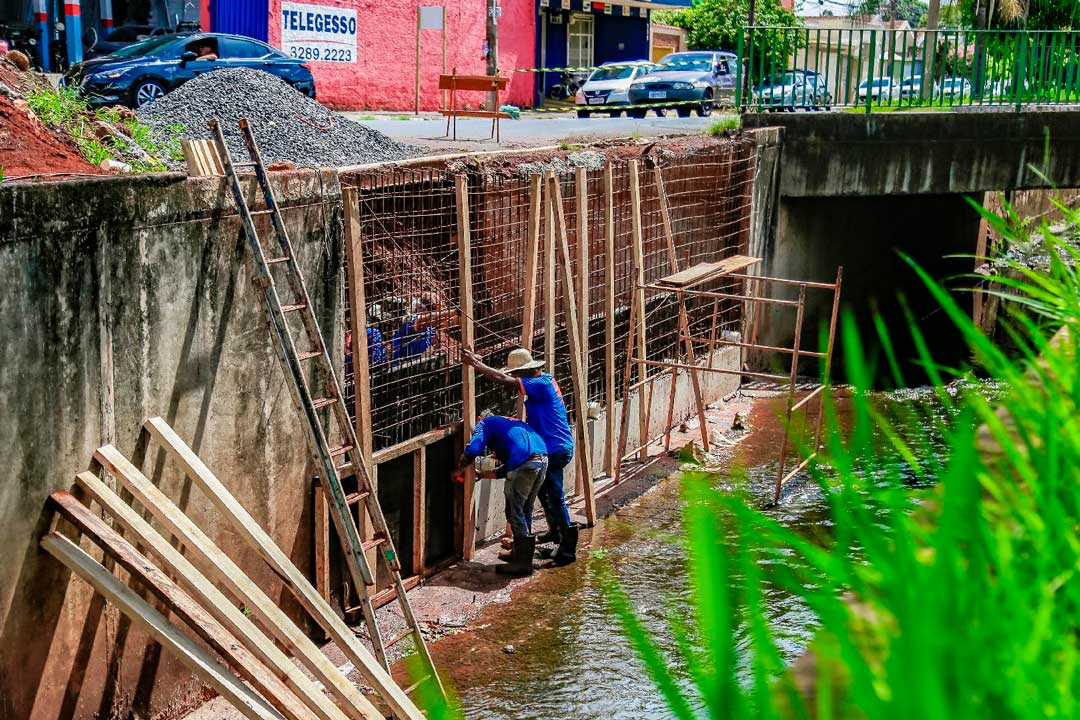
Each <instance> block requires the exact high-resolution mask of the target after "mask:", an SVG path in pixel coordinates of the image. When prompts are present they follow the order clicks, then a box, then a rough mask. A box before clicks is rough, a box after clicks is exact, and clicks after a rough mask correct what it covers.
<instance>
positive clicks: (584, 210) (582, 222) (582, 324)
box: [574, 168, 589, 495]
mask: <svg viewBox="0 0 1080 720" xmlns="http://www.w3.org/2000/svg"><path fill="white" fill-rule="evenodd" d="M574 201H575V213H574V215H575V218H576V220H577V247H576V249H577V263H576V266H577V301H578V330H579V331H580V335H579V337H578V347H579V348H580V352H581V366H582V368H583V372H584V378H583V380H582V392H584V393H585V406H586V407H588V404H589V402H588V401H589V392H588V391H589V175H588V171H586V170H585V168H578V169H577V170H576V171H575V173H574ZM580 475H581V474H580V473H578V475H576V476H575V480H574V494H575V495H581V493H582V492H583V491H584V487H583V485H582V482H581V477H580Z"/></svg>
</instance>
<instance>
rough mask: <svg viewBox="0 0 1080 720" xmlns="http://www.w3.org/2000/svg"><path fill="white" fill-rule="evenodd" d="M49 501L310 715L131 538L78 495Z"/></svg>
mask: <svg viewBox="0 0 1080 720" xmlns="http://www.w3.org/2000/svg"><path fill="white" fill-rule="evenodd" d="M49 502H50V505H51V506H52V507H53V509H55V510H57V511H58V512H59V513H60V514H61V515H63V516H64V518H65V519H66V520H67V521H68V522H70V523H71V524H73V525H74V526H75V527H77V528H78V529H79V531H80V532H82V533H83V534H84V535H86V536H88V537H89V538H90V539H91V540H92V541H93V542H94V544H95V545H97V546H98V547H100V548H101V549H102V550H104V551H105V555H106V556H107V557H109V558H111V559H112V560H114V561H115V562H116V563H117V564H119V565H120V566H121V567H123V568H124V569H125V570H127V571H128V573H130V575H131V576H132V578H134V579H136V580H138V582H139V584H140V585H142V586H143V587H145V588H147V589H148V590H150V592H151V593H153V594H154V596H155V597H157V599H158V600H160V601H161V602H162V603H164V605H165V606H166V607H167V608H168V609H169V612H171V613H172V614H173V615H175V616H176V617H178V618H180V619H181V620H182V621H184V623H185V624H186V625H187V626H188V627H189V628H190V629H191V630H192V631H194V632H195V634H196V635H198V636H199V638H201V639H202V641H203V642H205V643H206V644H207V645H209V646H210V648H211V649H212V650H213V651H214V652H216V653H217V654H218V655H220V656H221V657H222V659H224V660H225V662H226V663H228V665H229V667H231V668H232V669H233V670H234V671H236V673H237V674H238V675H240V677H241V678H243V679H244V680H245V681H247V682H248V683H249V684H250V685H251V686H252V687H253V688H255V690H257V691H258V692H259V693H261V694H262V696H263V697H264V698H265V699H266V700H267V701H269V702H270V704H271V705H273V706H274V707H275V708H277V710H278V711H279V712H281V713H282V714H283V715H284V716H285V717H286V718H290V719H291V720H307V718H310V717H311V710H310V709H309V708H308V707H307V706H306V705H305V704H304V703H302V702H300V699H299V698H297V697H296V696H295V695H294V694H293V693H292V691H291V690H289V689H288V688H287V687H285V685H284V684H282V682H281V680H280V679H279V678H278V676H277V674H276V673H273V672H271V671H270V669H269V668H267V666H266V665H264V664H263V663H262V662H261V661H260V659H259V658H257V657H255V655H253V654H252V652H251V651H250V650H249V649H248V648H247V646H246V645H244V644H242V643H241V642H240V641H239V640H237V638H236V637H234V636H233V635H232V634H231V633H230V632H229V631H228V630H226V629H225V628H224V627H222V626H221V625H220V624H219V623H218V621H217V620H215V619H214V617H213V616H211V614H210V613H209V612H208V611H207V610H206V609H205V608H203V607H202V606H201V605H200V604H199V603H197V602H196V601H195V600H193V599H192V598H191V596H190V595H188V594H187V593H186V592H184V591H183V590H181V589H180V587H179V586H178V585H177V584H176V583H174V582H173V581H172V580H171V579H170V578H169V576H168V575H166V574H165V573H164V572H162V571H161V570H160V569H159V568H158V567H157V566H156V565H154V564H153V563H151V562H150V561H149V560H147V559H146V558H145V557H144V556H143V555H142V554H141V553H140V552H139V551H138V550H136V549H135V548H134V547H133V546H132V544H131V543H130V542H128V541H127V540H125V539H124V538H122V537H120V535H118V534H117V533H116V531H115V530H113V529H112V528H110V527H109V526H108V525H106V524H105V521H104V520H102V519H101V518H100V517H98V516H97V515H95V514H94V513H92V512H90V509H89V508H88V507H86V506H85V505H83V504H82V503H80V502H79V501H78V500H76V499H75V497H74V496H73V495H72V494H71V493H68V492H65V491H62V490H61V491H58V492H54V493H53V494H52V495H51V496H49ZM226 602H228V601H226ZM234 609H235V608H234ZM264 640H265V638H264ZM266 641H267V642H269V641H268V640H266ZM334 717H342V718H343V717H344V715H342V714H341V713H340V712H338V713H336V714H335V715H334Z"/></svg>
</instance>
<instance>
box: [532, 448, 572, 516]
mask: <svg viewBox="0 0 1080 720" xmlns="http://www.w3.org/2000/svg"><path fill="white" fill-rule="evenodd" d="M573 459H574V449H573V448H568V449H566V450H560V451H558V452H554V453H550V454H549V455H548V471H547V477H545V478H544V484H543V485H541V486H540V507H542V508H544V517H545V518H547V523H548V529H549V530H554V529H555V528H559V527H570V511H569V510H567V509H566V493H565V492H564V491H563V469H564V468H565V467H566V466H567V465H569V464H570V461H571V460H573Z"/></svg>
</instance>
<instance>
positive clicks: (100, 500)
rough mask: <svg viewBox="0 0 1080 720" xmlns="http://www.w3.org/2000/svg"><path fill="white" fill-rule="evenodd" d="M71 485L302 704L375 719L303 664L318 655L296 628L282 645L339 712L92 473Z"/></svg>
mask: <svg viewBox="0 0 1080 720" xmlns="http://www.w3.org/2000/svg"><path fill="white" fill-rule="evenodd" d="M75 480H76V482H77V483H78V484H79V487H80V488H82V489H83V491H84V492H85V493H86V494H87V496H88V497H89V498H91V499H92V500H93V501H94V502H96V503H97V504H98V505H99V506H100V507H101V509H102V510H104V511H105V513H106V514H108V515H109V516H110V517H111V518H112V520H113V522H115V523H116V524H117V525H118V526H119V527H121V528H123V530H124V532H125V533H126V534H128V535H129V536H130V537H131V539H132V540H134V541H135V542H136V543H138V544H139V545H140V546H141V547H143V548H145V549H146V550H147V551H149V552H150V553H151V554H153V555H154V556H155V557H156V558H157V559H158V562H159V563H160V564H161V567H162V568H163V569H164V570H166V571H168V572H169V574H171V575H172V576H173V577H174V578H176V580H177V582H178V583H180V584H181V585H182V586H183V587H184V589H186V590H187V592H188V593H190V594H191V595H192V596H194V597H195V599H196V600H198V601H199V602H201V603H202V604H203V606H204V607H206V608H207V609H208V610H209V611H210V612H211V613H213V615H214V617H215V618H216V619H217V620H218V622H220V623H221V624H222V625H224V626H225V627H226V628H228V629H229V632H231V633H232V634H234V635H235V636H236V637H237V638H239V639H240V640H241V641H242V642H243V643H244V644H245V645H246V647H247V649H248V650H250V651H251V652H253V653H255V655H257V656H258V657H259V658H260V659H261V660H262V661H263V662H264V663H266V665H267V667H268V668H270V670H271V671H272V672H274V673H275V674H277V676H278V677H280V678H281V679H282V680H283V681H284V682H285V684H286V685H288V686H289V687H290V688H291V689H292V690H293V692H295V693H296V694H297V696H298V697H300V698H301V699H303V700H305V702H307V704H308V705H309V706H310V707H311V708H312V710H314V711H316V712H317V713H319V714H320V716H321V717H324V718H336V717H338V716H339V715H340V714H341V712H342V711H344V712H345V713H347V715H348V717H351V718H357V719H362V718H370V717H376V713H378V711H377V710H376V709H375V707H374V706H373V705H371V703H369V702H368V701H367V698H365V697H364V696H363V695H362V694H361V693H360V692H358V691H357V690H356V688H354V687H353V686H352V684H351V683H350V682H349V681H348V680H346V679H345V677H344V676H343V675H342V674H341V673H339V672H338V671H337V668H335V667H334V666H333V665H332V664H330V663H329V662H313V661H311V660H309V659H306V658H316V657H317V656H321V655H322V653H321V651H320V650H319V648H317V647H316V646H315V644H314V643H312V642H311V641H310V640H309V639H308V638H307V636H306V635H304V634H303V633H301V632H300V631H299V629H297V628H295V626H294V631H295V632H294V634H295V637H296V638H297V640H296V642H295V643H287V644H286V643H283V644H286V645H287V646H293V647H295V648H296V650H294V652H295V654H296V656H297V657H298V658H300V659H301V662H303V664H304V665H305V667H308V668H309V669H310V670H311V672H312V673H313V675H314V676H315V679H316V680H317V681H318V682H320V683H322V684H323V685H324V686H326V687H327V688H328V690H329V691H330V693H331V694H332V695H333V696H334V697H335V698H336V699H337V700H338V701H339V702H340V704H341V710H339V709H338V707H337V706H336V705H334V704H333V703H332V702H330V701H329V698H327V697H326V696H325V695H324V694H323V692H322V691H321V690H320V689H319V688H318V687H316V686H315V684H314V683H312V681H311V680H310V679H309V678H308V676H307V675H305V674H304V673H303V672H301V671H300V669H299V668H298V667H297V666H296V665H295V664H294V663H293V662H292V660H290V659H289V658H288V657H287V656H286V655H285V653H283V652H282V651H281V650H279V649H278V646H277V644H275V643H274V641H273V640H271V639H269V638H267V636H266V635H265V634H264V633H263V632H262V631H260V630H259V629H258V628H257V627H255V624H254V623H253V622H252V620H251V619H250V618H248V617H247V616H246V615H245V614H244V613H243V612H241V611H240V609H239V608H237V607H236V605H235V604H234V603H233V602H231V601H230V600H229V599H228V598H227V597H225V595H224V593H222V592H221V591H220V590H218V588H217V586H216V585H214V584H213V583H212V582H211V581H210V580H209V579H208V578H207V577H206V576H205V575H203V574H202V573H201V572H199V571H198V570H197V569H196V568H195V566H194V565H193V564H192V563H191V562H190V561H189V560H188V559H187V558H185V557H184V556H183V555H182V554H181V553H180V551H179V550H177V549H176V548H175V547H173V546H172V544H170V543H169V541H168V540H166V539H165V538H164V537H163V536H162V535H161V534H160V533H158V531H157V530H155V529H154V528H153V527H151V525H150V523H148V522H147V521H146V520H144V519H143V517H142V515H140V514H139V513H137V512H135V510H134V509H132V508H131V507H130V506H129V505H128V504H127V503H125V502H124V501H123V500H121V498H120V496H119V495H117V494H116V492H114V491H113V490H112V489H111V488H110V487H109V486H108V485H106V484H105V482H104V481H102V480H101V479H99V478H98V477H97V476H96V475H94V474H93V473H91V472H81V473H79V474H78V475H76V476H75ZM282 634H284V633H282ZM289 639H291V636H290V637H289ZM320 659H321V658H320ZM380 717H381V716H380Z"/></svg>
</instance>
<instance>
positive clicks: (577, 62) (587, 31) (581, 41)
mask: <svg viewBox="0 0 1080 720" xmlns="http://www.w3.org/2000/svg"><path fill="white" fill-rule="evenodd" d="M566 58H567V60H566V64H567V65H569V66H570V67H592V64H593V16H592V15H571V16H570V26H569V27H568V28H567V29H566Z"/></svg>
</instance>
